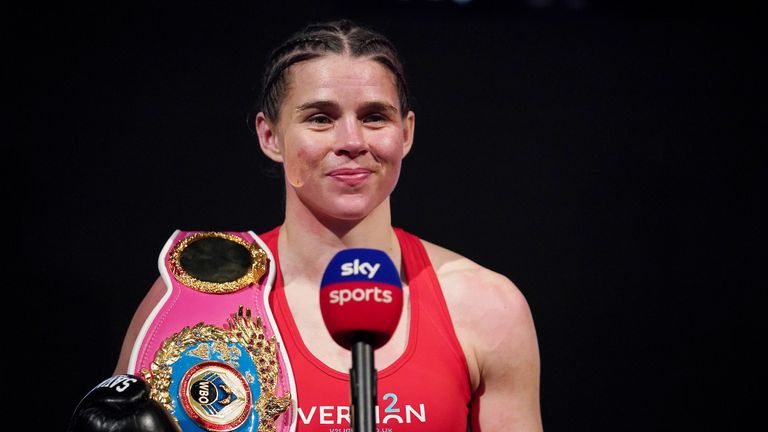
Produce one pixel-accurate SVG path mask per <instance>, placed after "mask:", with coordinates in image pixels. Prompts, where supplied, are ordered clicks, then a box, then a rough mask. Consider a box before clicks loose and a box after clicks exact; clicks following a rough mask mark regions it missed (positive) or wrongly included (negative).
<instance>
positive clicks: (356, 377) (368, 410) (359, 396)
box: [349, 341, 376, 432]
mask: <svg viewBox="0 0 768 432" xmlns="http://www.w3.org/2000/svg"><path fill="white" fill-rule="evenodd" d="M349 374H350V381H349V382H350V386H351V387H352V388H351V390H352V416H351V420H352V430H353V431H354V432H375V431H376V420H375V413H374V409H375V408H374V407H375V406H376V369H375V368H374V366H373V347H372V346H371V344H369V343H368V342H365V341H356V342H355V343H354V345H352V369H350V370H349Z"/></svg>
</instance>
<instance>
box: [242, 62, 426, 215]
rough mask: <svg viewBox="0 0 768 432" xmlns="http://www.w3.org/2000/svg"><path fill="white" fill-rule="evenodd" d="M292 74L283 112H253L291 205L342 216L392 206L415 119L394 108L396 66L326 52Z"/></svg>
mask: <svg viewBox="0 0 768 432" xmlns="http://www.w3.org/2000/svg"><path fill="white" fill-rule="evenodd" d="M287 75H288V77H289V78H288V82H290V90H289V91H288V92H287V94H286V95H285V97H284V101H283V103H282V107H281V109H280V117H279V119H280V120H278V121H277V122H275V121H271V120H269V119H268V118H267V117H266V115H265V114H264V113H263V112H262V113H259V115H258V116H257V117H256V130H257V132H258V134H259V142H260V143H261V147H262V150H263V151H264V153H265V154H266V155H267V156H269V157H270V158H271V159H272V160H274V161H276V162H279V163H282V164H283V166H284V167H285V173H286V180H287V182H288V185H286V191H287V197H286V207H287V209H288V208H290V209H291V210H293V208H294V207H295V206H297V205H303V206H306V207H307V209H308V210H309V211H311V212H312V213H313V214H314V216H315V217H320V218H325V217H330V218H334V219H339V220H359V219H362V218H364V217H365V216H367V215H369V214H372V213H377V212H378V213H385V214H389V200H388V197H389V195H390V193H391V192H392V191H393V190H394V187H395V184H396V183H397V178H398V176H399V175H400V165H401V161H402V159H403V158H404V157H405V155H406V154H407V153H408V151H409V150H410V148H411V143H412V142H413V127H414V114H413V112H408V113H405V114H402V113H400V112H399V109H398V108H396V106H397V105H398V104H399V103H398V99H399V98H398V93H397V88H396V87H395V84H394V82H393V79H392V76H391V73H390V72H389V71H388V70H387V69H385V68H384V67H383V66H382V65H381V64H379V63H378V62H376V61H373V60H370V59H369V58H367V57H365V58H353V57H349V56H344V55H328V56H324V57H319V58H316V59H312V60H306V61H304V62H302V63H299V64H296V65H294V66H293V67H291V69H290V70H289V71H288V73H287ZM299 202H300V203H301V204H299ZM291 210H287V212H288V213H291V212H292V211H291Z"/></svg>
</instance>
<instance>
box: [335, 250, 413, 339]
mask: <svg viewBox="0 0 768 432" xmlns="http://www.w3.org/2000/svg"><path fill="white" fill-rule="evenodd" d="M402 311H403V286H402V284H401V283H400V274H399V273H398V271H397V267H395V264H394V263H393V262H392V260H391V259H390V258H389V256H388V255H387V254H386V253H384V252H383V251H380V250H377V249H344V250H341V251H339V252H338V253H337V254H336V255H335V256H334V257H333V258H332V259H331V262H330V263H329V264H328V267H327V268H326V269H325V273H324V274H323V280H322V282H321V284H320V312H321V313H322V314H323V321H325V326H326V327H327V328H328V332H330V334H331V337H333V340H335V341H336V343H338V344H339V345H341V346H343V347H344V348H347V349H351V347H352V345H353V344H354V343H355V342H357V341H364V342H368V343H370V344H371V345H372V346H373V348H374V349H375V348H379V347H381V346H382V345H384V344H385V343H387V341H389V339H390V338H391V337H392V333H394V332H395V328H396V327H397V323H398V322H399V321H400V314H401V313H402Z"/></svg>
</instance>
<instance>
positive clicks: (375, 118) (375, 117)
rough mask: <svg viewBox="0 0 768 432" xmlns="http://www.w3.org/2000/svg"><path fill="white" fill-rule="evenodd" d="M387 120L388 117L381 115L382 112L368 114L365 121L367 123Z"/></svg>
mask: <svg viewBox="0 0 768 432" xmlns="http://www.w3.org/2000/svg"><path fill="white" fill-rule="evenodd" d="M386 120H387V117H385V116H383V115H381V114H371V115H369V116H366V117H365V119H364V120H363V121H365V122H367V123H380V122H384V121H386Z"/></svg>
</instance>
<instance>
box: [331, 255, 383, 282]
mask: <svg viewBox="0 0 768 432" xmlns="http://www.w3.org/2000/svg"><path fill="white" fill-rule="evenodd" d="M379 268H381V263H375V264H371V263H369V262H362V263H361V262H360V260H359V259H357V258H355V260H354V261H352V262H346V263H343V264H342V265H341V276H357V275H360V274H361V275H363V276H365V277H367V278H368V279H373V278H374V277H375V276H376V272H378V271H379Z"/></svg>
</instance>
